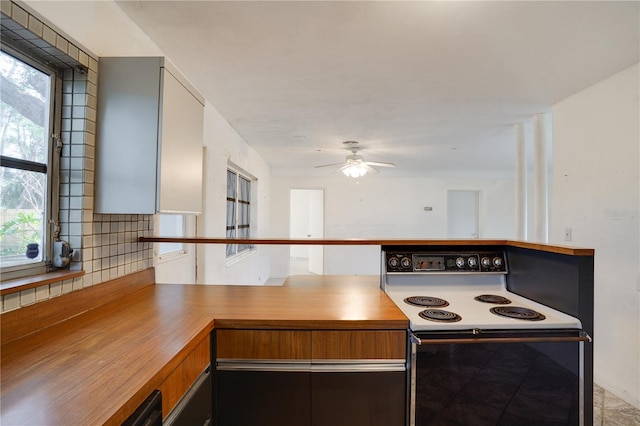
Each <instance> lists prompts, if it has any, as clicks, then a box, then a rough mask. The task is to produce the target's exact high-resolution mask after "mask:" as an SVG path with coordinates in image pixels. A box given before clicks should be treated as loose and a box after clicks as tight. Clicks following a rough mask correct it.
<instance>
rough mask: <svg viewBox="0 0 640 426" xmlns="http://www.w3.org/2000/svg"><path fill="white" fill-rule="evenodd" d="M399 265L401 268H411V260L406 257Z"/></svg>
mask: <svg viewBox="0 0 640 426" xmlns="http://www.w3.org/2000/svg"><path fill="white" fill-rule="evenodd" d="M400 265H401V266H402V267H403V268H410V267H411V259H410V258H408V257H403V258H402V260H401V261H400Z"/></svg>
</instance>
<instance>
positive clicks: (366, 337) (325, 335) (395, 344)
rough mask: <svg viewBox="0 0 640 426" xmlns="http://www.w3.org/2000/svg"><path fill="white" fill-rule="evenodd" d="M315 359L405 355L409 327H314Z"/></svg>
mask: <svg viewBox="0 0 640 426" xmlns="http://www.w3.org/2000/svg"><path fill="white" fill-rule="evenodd" d="M312 336H313V337H312V346H311V348H312V359H314V360H316V359H405V357H406V353H407V333H406V331H396V330H390V331H368V330H365V331H313V332H312Z"/></svg>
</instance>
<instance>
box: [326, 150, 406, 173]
mask: <svg viewBox="0 0 640 426" xmlns="http://www.w3.org/2000/svg"><path fill="white" fill-rule="evenodd" d="M342 144H343V145H344V146H345V147H346V149H347V150H349V151H351V155H347V157H346V158H345V161H343V162H342V163H333V164H323V165H321V166H316V168H321V167H335V166H342V167H340V171H341V172H342V173H344V174H345V175H347V176H349V177H354V178H357V177H360V176H364V175H365V174H367V172H372V173H377V172H378V170H377V169H376V168H375V167H395V166H396V165H395V164H393V163H385V162H379V161H364V157H363V156H362V155H358V152H359V151H360V150H361V149H362V148H360V147H359V146H358V142H356V141H344V142H342ZM374 166H375V167H374Z"/></svg>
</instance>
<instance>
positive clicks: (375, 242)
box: [138, 237, 594, 256]
mask: <svg viewBox="0 0 640 426" xmlns="http://www.w3.org/2000/svg"><path fill="white" fill-rule="evenodd" d="M138 241H139V242H141V243H184V244H249V245H261V244H262V245H307V246H308V245H316V246H510V247H520V248H526V249H531V250H538V251H545V252H549V253H558V254H566V255H570V256H593V254H594V250H593V249H590V248H579V247H569V246H560V245H550V244H545V243H533V242H528V241H515V240H421V239H397V240H389V239H375V238H368V239H364V238H362V239H360V238H343V239H331V238H319V239H312V238H300V239H296V238H207V237H140V238H138Z"/></svg>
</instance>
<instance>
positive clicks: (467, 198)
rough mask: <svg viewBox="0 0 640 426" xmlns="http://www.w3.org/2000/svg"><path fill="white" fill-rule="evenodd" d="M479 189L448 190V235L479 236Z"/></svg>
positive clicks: (451, 236)
mask: <svg viewBox="0 0 640 426" xmlns="http://www.w3.org/2000/svg"><path fill="white" fill-rule="evenodd" d="M479 200H480V192H479V191H458V190H450V191H447V237H448V238H464V239H475V238H479V232H478V226H479V225H478V224H479V218H478V210H479Z"/></svg>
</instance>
